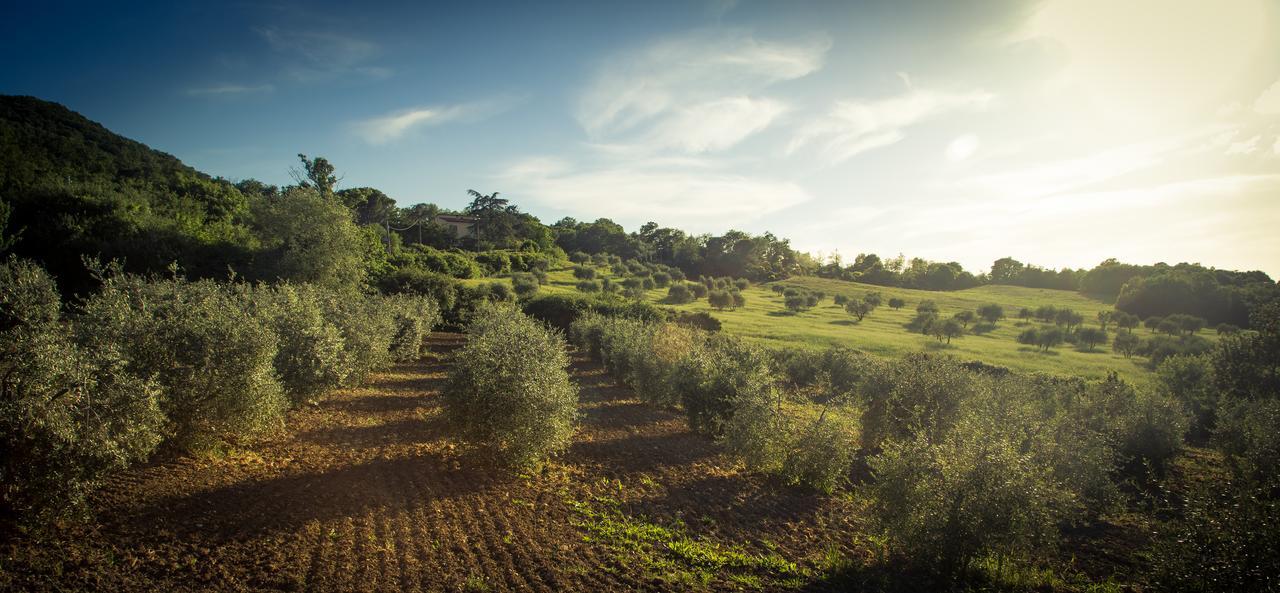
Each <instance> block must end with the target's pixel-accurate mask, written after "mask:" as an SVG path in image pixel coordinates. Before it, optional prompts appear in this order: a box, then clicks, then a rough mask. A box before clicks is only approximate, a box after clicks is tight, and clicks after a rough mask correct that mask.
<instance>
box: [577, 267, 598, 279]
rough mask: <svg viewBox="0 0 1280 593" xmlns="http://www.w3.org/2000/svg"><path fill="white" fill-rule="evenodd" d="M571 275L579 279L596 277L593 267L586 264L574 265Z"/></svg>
mask: <svg viewBox="0 0 1280 593" xmlns="http://www.w3.org/2000/svg"><path fill="white" fill-rule="evenodd" d="M573 277H574V278H577V279H579V280H594V279H595V277H596V270H595V268H592V267H588V266H574V267H573Z"/></svg>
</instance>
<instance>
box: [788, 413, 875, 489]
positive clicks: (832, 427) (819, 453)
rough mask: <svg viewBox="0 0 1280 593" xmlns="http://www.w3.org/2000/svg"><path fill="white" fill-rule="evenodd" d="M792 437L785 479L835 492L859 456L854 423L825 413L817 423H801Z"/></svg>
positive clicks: (819, 417)
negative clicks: (855, 457)
mask: <svg viewBox="0 0 1280 593" xmlns="http://www.w3.org/2000/svg"><path fill="white" fill-rule="evenodd" d="M791 436H792V442H791V447H790V450H789V451H788V452H787V456H786V458H785V459H784V460H783V462H782V471H781V475H782V478H783V479H784V480H786V481H787V482H788V483H790V484H799V485H803V486H807V487H810V488H813V489H815V490H818V491H821V492H827V493H830V492H832V491H833V490H835V489H836V487H837V486H838V485H839V484H840V482H841V481H842V480H843V479H844V478H845V477H846V476H848V474H849V468H850V467H851V466H852V465H853V459H854V456H855V454H856V453H857V433H856V431H855V429H854V427H853V426H852V425H851V423H850V422H849V421H848V420H843V419H837V418H836V417H835V416H831V415H828V414H827V413H826V412H825V411H824V412H823V413H822V414H821V415H820V416H818V418H817V419H816V420H813V421H810V422H802V423H800V424H799V426H797V427H795V428H794V429H793V431H792V433H791Z"/></svg>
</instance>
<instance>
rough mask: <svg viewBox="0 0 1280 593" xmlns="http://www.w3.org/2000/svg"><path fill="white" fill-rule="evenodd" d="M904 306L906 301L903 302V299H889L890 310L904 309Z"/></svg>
mask: <svg viewBox="0 0 1280 593" xmlns="http://www.w3.org/2000/svg"><path fill="white" fill-rule="evenodd" d="M906 305H907V301H905V300H903V299H900V298H898V297H891V298H890V299H889V307H890V308H893V309H901V308H903V307H905V306H906Z"/></svg>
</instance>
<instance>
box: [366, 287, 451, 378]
mask: <svg viewBox="0 0 1280 593" xmlns="http://www.w3.org/2000/svg"><path fill="white" fill-rule="evenodd" d="M380 301H381V303H379V304H380V305H381V306H382V307H383V308H384V309H385V310H387V311H389V312H390V313H391V314H392V316H393V317H394V320H395V328H396V329H395V334H394V336H393V337H392V338H391V345H390V350H391V358H392V360H395V361H396V362H409V361H414V360H418V359H419V358H421V357H422V355H423V353H424V352H425V347H426V346H425V342H424V341H425V340H426V337H427V334H429V333H431V330H432V328H434V327H435V326H436V325H438V324H439V323H440V308H439V307H437V306H436V304H435V301H432V300H431V299H429V298H426V297H421V296H414V295H403V294H402V295H393V296H388V297H382V298H381V299H380Z"/></svg>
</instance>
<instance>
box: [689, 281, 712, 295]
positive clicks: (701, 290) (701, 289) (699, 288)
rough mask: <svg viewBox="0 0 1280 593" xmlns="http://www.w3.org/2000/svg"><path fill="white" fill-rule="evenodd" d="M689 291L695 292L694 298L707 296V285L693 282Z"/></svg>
mask: <svg viewBox="0 0 1280 593" xmlns="http://www.w3.org/2000/svg"><path fill="white" fill-rule="evenodd" d="M688 286H689V291H690V292H692V293H693V298H695V299H700V298H703V297H706V296H707V285H705V284H701V283H698V282H692V283H690V284H689V285H688Z"/></svg>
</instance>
